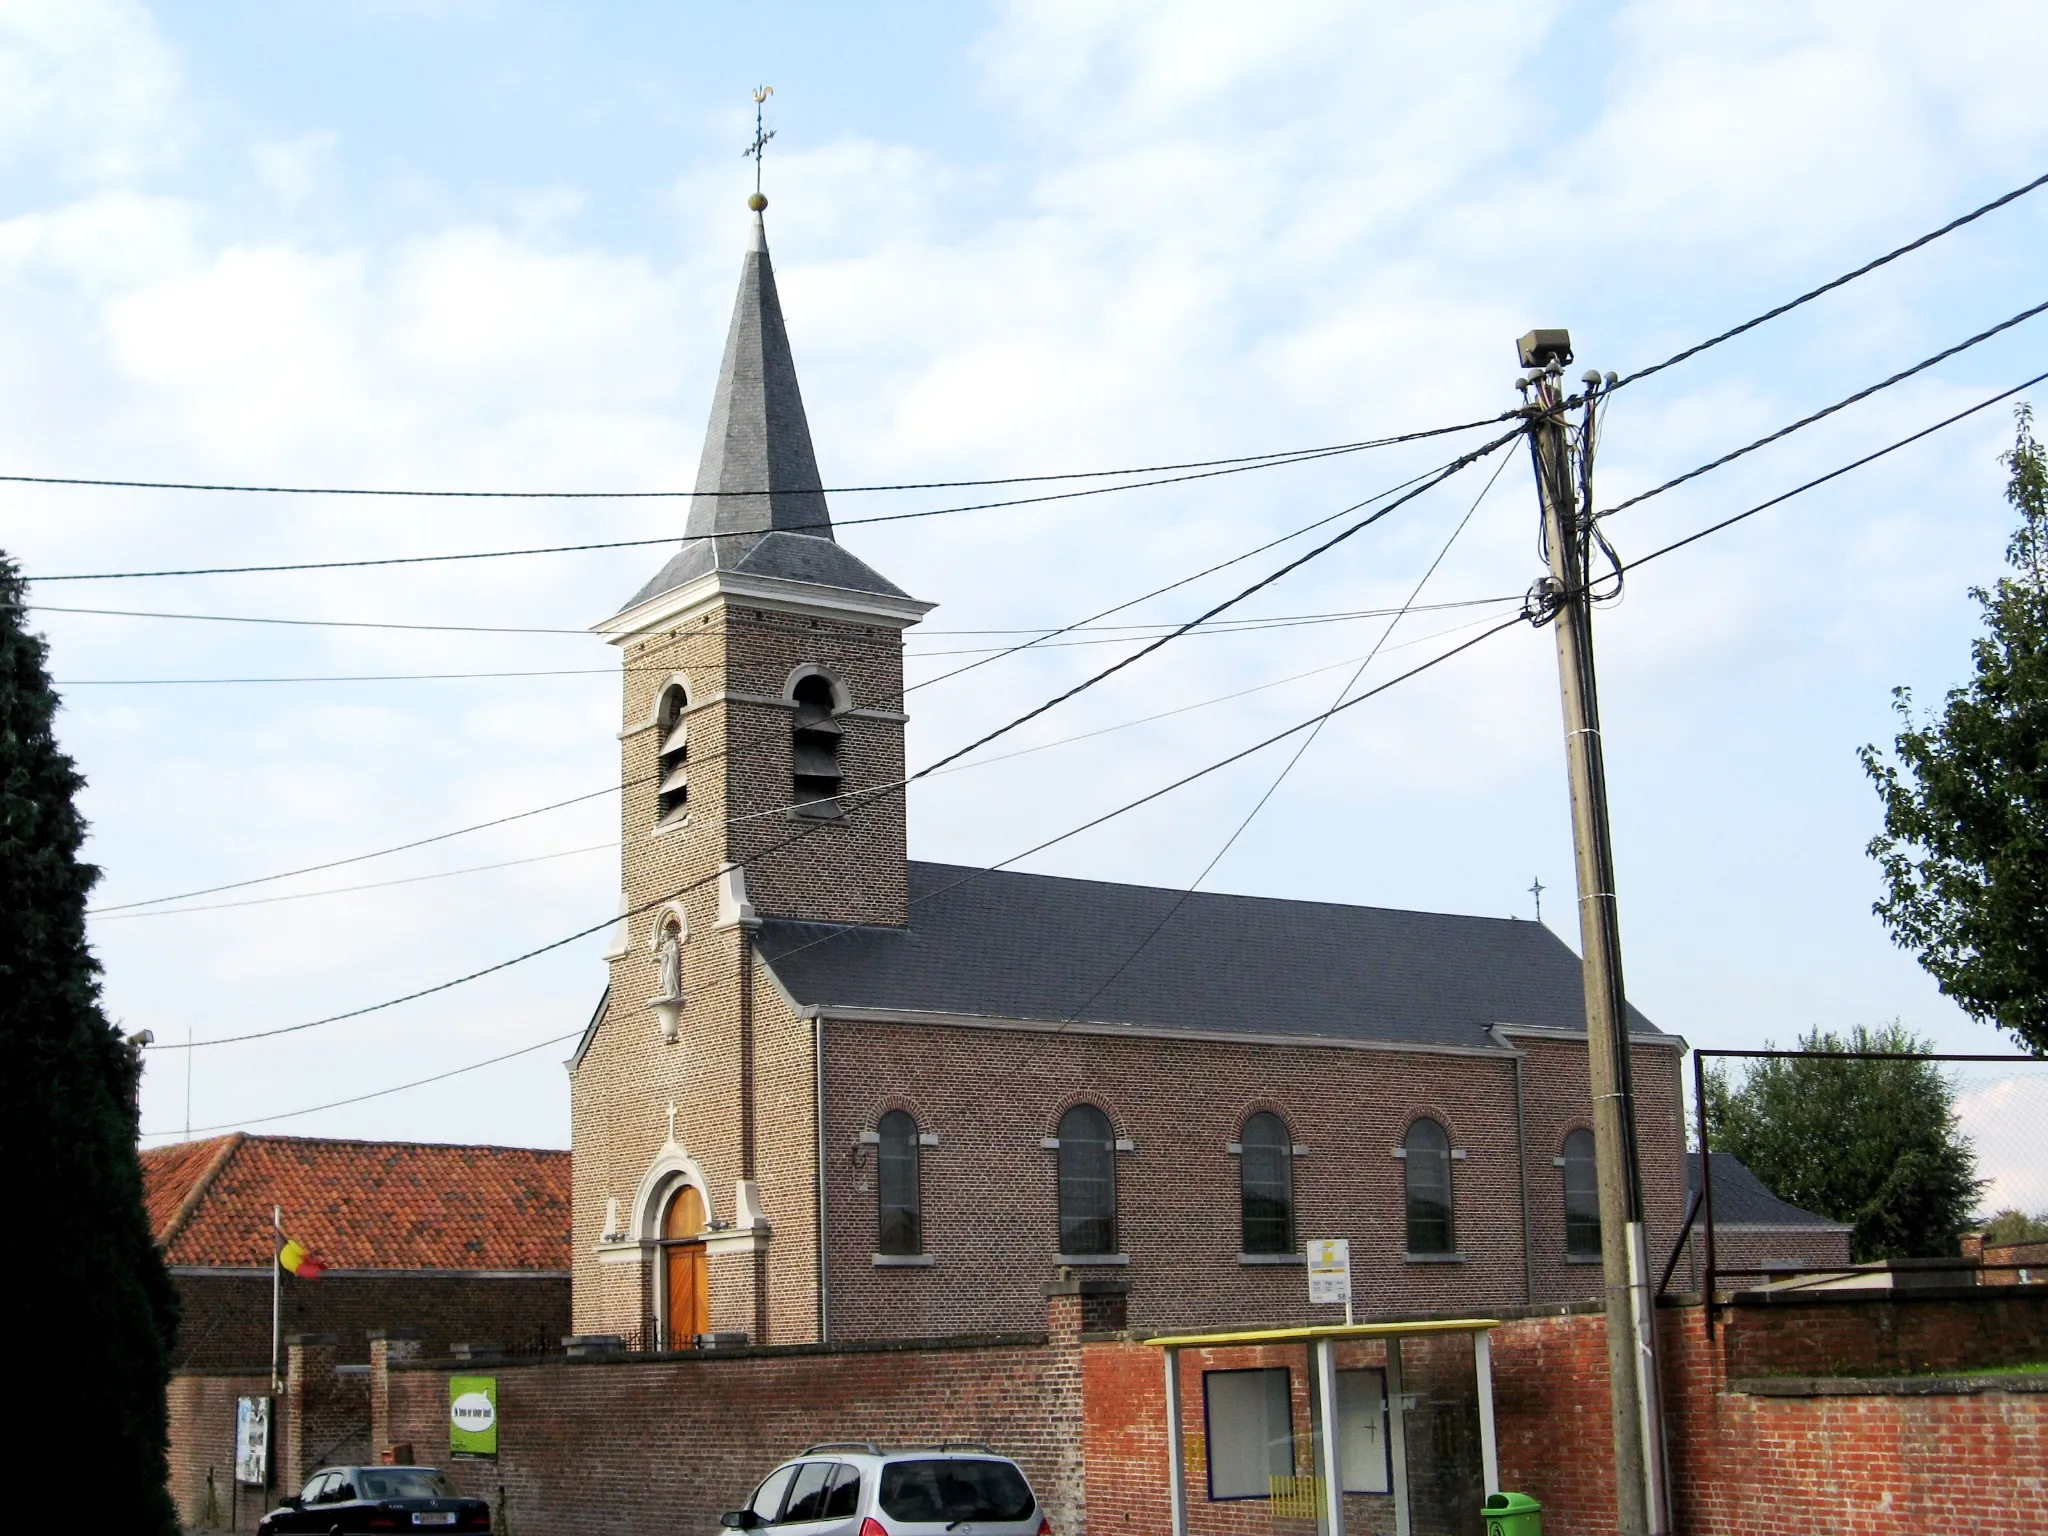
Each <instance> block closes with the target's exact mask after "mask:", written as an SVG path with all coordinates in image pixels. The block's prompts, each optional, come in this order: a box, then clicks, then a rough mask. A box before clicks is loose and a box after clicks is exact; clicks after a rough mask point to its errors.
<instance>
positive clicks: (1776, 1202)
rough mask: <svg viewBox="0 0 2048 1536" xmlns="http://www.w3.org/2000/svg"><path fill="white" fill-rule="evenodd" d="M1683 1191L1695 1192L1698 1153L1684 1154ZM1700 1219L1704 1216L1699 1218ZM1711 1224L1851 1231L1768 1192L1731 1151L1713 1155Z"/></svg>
mask: <svg viewBox="0 0 2048 1536" xmlns="http://www.w3.org/2000/svg"><path fill="white" fill-rule="evenodd" d="M1685 1183H1686V1188H1687V1190H1688V1191H1689V1192H1690V1193H1692V1194H1698V1193H1699V1188H1700V1155H1699V1153H1697V1152H1688V1153H1686V1154H1685ZM1702 1219H1704V1218H1702ZM1714 1225H1715V1226H1717V1227H1782V1228H1787V1229H1798V1230H1802V1231H1808V1232H1816V1231H1817V1232H1852V1231H1854V1230H1855V1228H1854V1227H1853V1226H1852V1225H1851V1224H1850V1223H1848V1222H1843V1221H1836V1220H1835V1219H1834V1218H1832V1217H1829V1216H1822V1215H1819V1214H1817V1213H1816V1212H1813V1211H1805V1210H1801V1209H1800V1208H1799V1207H1798V1206H1796V1205H1793V1204H1791V1203H1789V1202H1788V1201H1784V1200H1780V1199H1779V1198H1778V1197H1777V1196H1776V1195H1774V1194H1772V1193H1771V1191H1770V1188H1769V1186H1768V1185H1766V1184H1765V1183H1764V1181H1763V1180H1762V1179H1760V1178H1758V1177H1757V1176H1756V1175H1755V1174H1754V1173H1751V1172H1750V1171H1749V1167H1748V1165H1747V1164H1745V1163H1744V1162H1743V1161H1742V1160H1741V1159H1740V1158H1738V1157H1737V1156H1736V1155H1735V1154H1734V1153H1733V1152H1716V1153H1715V1154H1714Z"/></svg>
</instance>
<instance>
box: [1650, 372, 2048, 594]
mask: <svg viewBox="0 0 2048 1536" xmlns="http://www.w3.org/2000/svg"><path fill="white" fill-rule="evenodd" d="M2043 380H2048V373H2037V374H2035V375H2034V376H2033V377H2032V378H2031V379H2026V380H2023V381H2022V382H2020V383H2018V384H2015V385H2013V387H2012V388H2011V389H2005V390H2000V391H1999V392H1998V393H1997V394H1995V395H1992V396H1991V397H1990V398H1988V399H1984V400H1979V401H1978V402H1977V403H1976V404H1975V405H1972V406H1966V407H1965V408H1964V409H1962V410H1960V411H1957V412H1956V413H1955V414H1954V415H1953V416H1945V417H1943V418H1942V419H1941V420H1940V421H1937V422H1936V423H1934V425H1933V426H1931V427H1922V428H1921V429H1920V430H1919V431H1918V432H1915V433H1912V434H1911V435H1909V436H1906V437H1902V438H1900V439H1899V440H1898V441H1897V442H1895V443H1887V444H1886V445H1885V446H1884V447H1882V448H1880V449H1878V450H1877V451H1876V452H1874V453H1866V454H1864V455H1863V457H1862V458H1860V459H1852V460H1850V461H1849V462H1848V463H1847V464H1844V465H1842V466H1841V467H1840V468H1839V469H1831V470H1829V471H1828V472H1827V473H1826V474H1824V475H1815V476H1814V477H1813V478H1812V479H1811V480H1808V481H1806V482H1805V483H1804V484H1801V485H1795V486H1793V487H1792V489H1791V490H1789V491H1785V492H1783V493H1782V494H1780V495H1777V496H1773V497H1772V498H1771V499H1770V500H1769V501H1760V502H1758V503H1757V504H1756V505H1755V506H1753V507H1750V508H1748V509H1747V510H1746V511H1742V512H1737V513H1736V514H1735V515H1734V516H1733V517H1724V518H1722V519H1721V521H1719V522H1718V523H1709V524H1708V525H1707V526H1706V527H1704V528H1702V529H1700V530H1699V531H1698V532H1696V533H1689V534H1687V535H1686V536H1685V537H1684V538H1682V539H1674V540H1673V541H1672V542H1671V543H1669V544H1666V545H1664V546H1663V547H1662V548H1660V549H1653V550H1651V551H1650V553H1648V554H1647V555H1644V556H1642V557H1641V558H1639V559H1635V560H1630V561H1628V562H1627V563H1626V564H1625V565H1623V566H1622V569H1623V570H1625V571H1632V570H1634V569H1636V567H1638V566H1643V565H1648V564H1649V563H1650V562H1651V561H1652V560H1656V559H1660V558H1662V557H1663V556H1665V555H1668V554H1670V553H1671V552H1672V551H1673V550H1678V549H1683V548H1685V546H1686V545H1688V544H1696V543H1698V542H1699V541H1700V540H1701V539H1704V538H1706V537H1707V536H1708V535H1709V534H1714V533H1719V532H1720V531H1721V530H1722V529H1724V528H1732V527H1733V526H1734V525H1735V524H1737V523H1739V522H1741V521H1743V519H1745V518H1750V517H1754V516H1756V515H1757V513H1759V512H1763V511H1767V510H1768V509H1770V508H1771V507H1775V506H1777V505H1778V504H1779V503H1780V502H1784V501H1790V500H1791V499H1792V498H1793V497H1794V496H1799V495H1803V494H1805V493H1806V492H1807V491H1810V490H1812V489H1814V488H1815V487H1816V486H1821V485H1826V484H1827V483H1828V482H1829V481H1830V480H1835V479H1839V478H1840V477H1841V476H1843V475H1846V474H1848V473H1849V471H1850V470H1852V469H1861V468H1862V467H1863V466H1864V465H1866V464H1869V463H1871V462H1873V461H1874V460H1877V459H1881V458H1883V457H1884V456H1885V455H1886V454H1888V453H1896V452H1898V450H1899V449H1901V448H1904V447H1906V446H1908V445H1909V444H1912V443H1917V442H1919V441H1920V439H1921V438H1923V437H1929V436H1931V435H1933V434H1934V433H1936V432H1939V431H1940V430H1941V429H1942V428H1943V427H1950V426H1954V425H1955V424H1956V423H1957V422H1959V421H1961V420H1963V419H1964V418H1965V417H1967V416H1974V415H1976V414H1977V413H1978V412H1979V411H1981V410H1986V409H1988V408H1989V407H1991V406H1994V405H1996V404H1998V402H1999V401H2001V400H2009V399H2011V398H2012V397H2013V396H2014V395H2016V394H2018V393H2019V392H2020V391H2021V390H2023V389H2031V388H2032V387H2033V386H2034V385H2036V384H2039V383H2041V382H2042V381H2043Z"/></svg>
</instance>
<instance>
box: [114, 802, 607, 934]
mask: <svg viewBox="0 0 2048 1536" xmlns="http://www.w3.org/2000/svg"><path fill="white" fill-rule="evenodd" d="M623 787H624V786H623V785H619V784H607V785H606V786H605V787H604V788H603V789H593V790H591V791H590V792H589V793H588V794H582V795H571V796H569V798H568V799H566V800H552V801H550V802H548V804H546V805H537V806H535V807H533V809H531V810H526V811H514V812H512V813H511V814H510V815H508V816H494V817H492V818H491V819H490V820H489V821H476V822H471V823H470V824H469V825H468V826H466V827H457V828H456V829H455V830H454V831H452V832H436V833H435V834H434V835H433V836H432V837H416V838H414V839H413V840H412V841H411V842H409V843H395V844H393V845H392V846H391V847H389V848H379V849H378V850H377V851H376V852H375V853H357V854H351V855H350V856H349V857H348V858H345V859H328V860H326V861H325V862H323V863H319V864H303V865H301V866H300V867H299V868H297V869H287V870H284V871H282V872H281V873H278V874H275V875H256V876H252V877H251V878H249V879H247V880H229V881H227V882H226V883H224V884H221V885H207V886H201V887H200V888H199V889H198V890H193V891H179V892H178V893H177V894H175V895H171V896H152V897H150V898H148V899H147V900H145V901H122V902H116V903H114V904H112V905H110V906H104V907H88V908H87V909H86V914H85V915H86V916H87V917H103V916H105V915H106V914H108V913H111V912H132V911H134V910H135V909H136V908H137V907H159V906H162V905H164V904H165V903H166V902H173V901H190V900H192V899H193V898H194V897H198V896H217V895H219V894H220V893H221V892H222V891H240V890H246V889H248V887H250V886H252V885H269V884H270V883H271V882H272V881H275V880H290V879H292V878H293V877H294V876H297V875H314V874H318V873H319V872H320V871H322V870H324V869H340V868H341V867H342V866H343V865H345V864H361V863H364V862H366V861H368V860H370V859H381V858H384V857H386V856H388V855H390V854H394V853H407V852H410V851H411V850H412V849H414V848H424V847H426V846H427V845H428V844H430V843H445V842H447V841H448V840H449V839H450V838H452V837H462V836H465V835H467V834H468V833H471V832H482V831H484V830H485V829H486V828H489V827H502V826H504V825H505V824H506V823H508V822H513V821H524V820H526V819H527V818H528V817H530V816H541V815H545V814H546V813H547V812H549V811H559V810H562V809H564V808H565V807H567V806H571V805H581V804H582V803H583V802H584V801H586V800H595V799H597V798H598V797H599V796H600V795H611V794H616V793H618V791H619V790H620V789H621V788H623Z"/></svg>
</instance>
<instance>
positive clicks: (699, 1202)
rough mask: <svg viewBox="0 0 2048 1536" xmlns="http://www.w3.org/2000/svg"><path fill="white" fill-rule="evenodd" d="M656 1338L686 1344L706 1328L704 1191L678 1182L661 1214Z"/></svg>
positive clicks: (707, 1270) (708, 1271) (707, 1280)
mask: <svg viewBox="0 0 2048 1536" xmlns="http://www.w3.org/2000/svg"><path fill="white" fill-rule="evenodd" d="M661 1302H662V1306H661V1318H662V1334H663V1338H662V1343H663V1345H664V1346H666V1347H667V1348H669V1349H688V1348H689V1347H690V1343H691V1340H692V1339H694V1338H695V1337H696V1336H697V1335H698V1334H700V1333H709V1332H710V1331H711V1265H710V1263H709V1262H708V1261H707V1260H706V1259H705V1257H704V1196H703V1195H702V1193H700V1192H699V1191H698V1189H697V1186H696V1185H694V1184H684V1185H682V1186H680V1187H679V1188H678V1189H677V1190H676V1192H675V1194H674V1195H673V1196H672V1197H670V1199H669V1202H668V1209H667V1210H665V1211H664V1212H662V1217H661Z"/></svg>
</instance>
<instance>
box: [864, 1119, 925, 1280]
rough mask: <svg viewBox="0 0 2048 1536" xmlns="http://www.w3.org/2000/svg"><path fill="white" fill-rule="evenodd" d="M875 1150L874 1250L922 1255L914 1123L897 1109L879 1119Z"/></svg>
mask: <svg viewBox="0 0 2048 1536" xmlns="http://www.w3.org/2000/svg"><path fill="white" fill-rule="evenodd" d="M877 1129H878V1130H879V1132H880V1134H881V1145H879V1146H878V1147H876V1148H875V1194H876V1199H877V1202H878V1204H879V1207H880V1209H879V1210H878V1211H877V1216H878V1218H879V1220H878V1223H877V1227H876V1243H875V1251H876V1252H877V1253H884V1254H890V1255H894V1256H909V1255H913V1254H920V1253H923V1252H924V1201H923V1194H922V1190H921V1189H920V1187H919V1179H918V1166H917V1122H916V1121H915V1120H913V1119H911V1118H910V1116H909V1115H908V1114H907V1113H905V1112H904V1111H903V1110H900V1109H892V1110H890V1111H889V1113H887V1114H886V1115H884V1116H882V1123H881V1125H880V1126H879V1127H878V1128H877Z"/></svg>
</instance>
